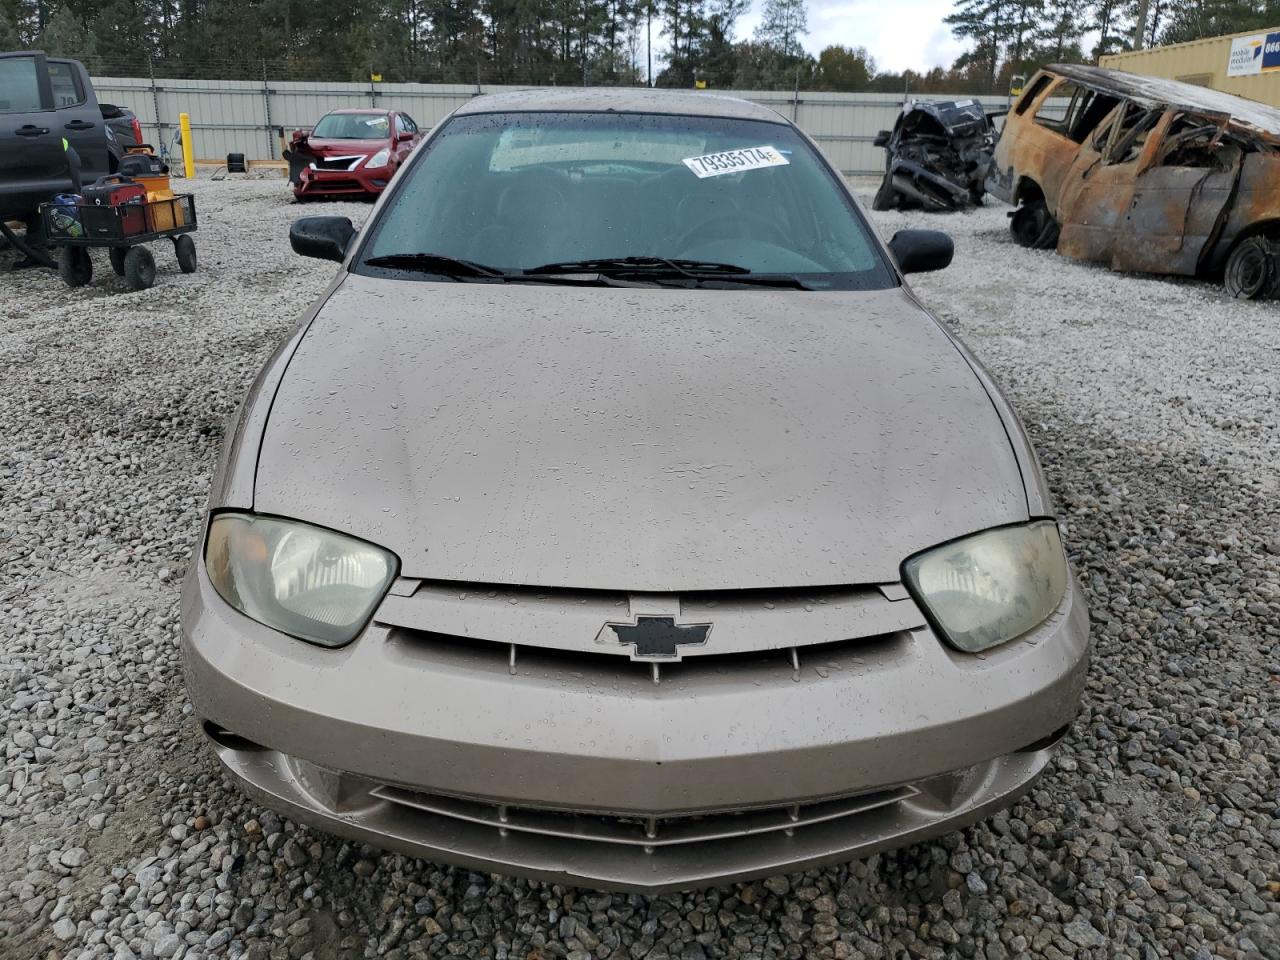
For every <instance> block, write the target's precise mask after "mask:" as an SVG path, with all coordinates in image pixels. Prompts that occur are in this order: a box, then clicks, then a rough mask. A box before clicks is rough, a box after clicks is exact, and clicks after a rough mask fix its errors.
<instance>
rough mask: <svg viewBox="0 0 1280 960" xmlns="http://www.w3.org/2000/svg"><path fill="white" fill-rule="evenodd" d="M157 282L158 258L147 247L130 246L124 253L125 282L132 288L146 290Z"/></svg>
mask: <svg viewBox="0 0 1280 960" xmlns="http://www.w3.org/2000/svg"><path fill="white" fill-rule="evenodd" d="M155 282H156V260H155V257H153V256H151V251H150V250H148V249H147V248H146V247H130V248H129V252H128V253H126V254H125V255H124V283H125V286H127V287H128V288H129V289H130V290H146V289H147V288H149V287H150V286H151V285H152V284H153V283H155Z"/></svg>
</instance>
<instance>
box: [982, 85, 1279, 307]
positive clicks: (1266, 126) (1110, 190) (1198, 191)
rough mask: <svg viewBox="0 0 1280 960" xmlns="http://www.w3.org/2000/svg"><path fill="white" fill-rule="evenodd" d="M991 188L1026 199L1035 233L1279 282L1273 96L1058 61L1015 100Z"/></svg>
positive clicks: (1123, 263)
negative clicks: (1261, 98) (1266, 98)
mask: <svg viewBox="0 0 1280 960" xmlns="http://www.w3.org/2000/svg"><path fill="white" fill-rule="evenodd" d="M987 191H988V192H989V193H992V194H994V195H995V196H997V197H998V198H1000V199H1002V200H1004V201H1006V202H1007V203H1010V204H1013V205H1014V206H1015V207H1016V209H1015V211H1014V212H1013V214H1012V215H1011V221H1010V230H1011V232H1012V234H1013V237H1014V239H1015V240H1017V241H1018V243H1020V244H1022V245H1023V246H1027V247H1035V248H1039V249H1053V248H1056V249H1057V251H1058V252H1059V253H1062V254H1064V255H1066V256H1069V257H1073V258H1075V259H1078V260H1088V261H1096V262H1101V263H1107V264H1109V265H1110V266H1111V268H1112V269H1113V270H1126V271H1134V272H1140V273H1163V274H1175V275H1182V276H1200V277H1204V278H1207V279H1213V280H1221V281H1222V282H1223V284H1224V286H1225V287H1226V289H1227V292H1228V293H1230V294H1231V295H1232V296H1233V297H1243V298H1248V299H1259V298H1263V297H1274V296H1276V295H1277V293H1280V110H1277V109H1276V108H1273V107H1269V106H1266V105H1265V104H1261V103H1256V102H1254V101H1251V100H1245V99H1244V98H1242V97H1236V96H1232V95H1231V94H1227V93H1222V92H1220V91H1217V90H1208V89H1205V88H1203V87H1197V86H1192V85H1191V84H1187V83H1179V82H1177V81H1174V80H1163V79H1157V78H1154V77H1142V76H1138V75H1136V74H1131V73H1123V72H1120V71H1116V70H1103V69H1101V68H1098V67H1089V66H1079V65H1054V66H1050V67H1047V68H1045V69H1044V70H1041V71H1040V72H1039V73H1038V74H1036V76H1035V77H1034V78H1032V80H1031V82H1030V83H1029V84H1028V85H1027V87H1026V89H1025V91H1024V92H1023V94H1022V96H1021V98H1020V99H1019V100H1018V102H1017V103H1016V104H1015V105H1014V108H1013V109H1012V110H1011V111H1010V113H1009V115H1008V118H1007V119H1006V121H1005V125H1004V128H1003V131H1002V133H1001V136H1000V140H999V142H998V143H997V144H996V150H995V156H994V158H993V161H992V166H991V175H990V177H989V178H988V180H987Z"/></svg>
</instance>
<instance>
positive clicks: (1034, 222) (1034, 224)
mask: <svg viewBox="0 0 1280 960" xmlns="http://www.w3.org/2000/svg"><path fill="white" fill-rule="evenodd" d="M1009 233H1011V234H1012V235H1013V239H1014V240H1016V241H1017V242H1018V243H1019V244H1020V245H1021V246H1024V247H1030V248H1031V249H1033V250H1051V249H1053V248H1054V247H1056V246H1057V245H1058V221H1056V220H1054V219H1053V214H1051V213H1050V212H1049V208H1048V207H1047V206H1045V202H1044V201H1043V200H1032V201H1029V202H1027V203H1024V204H1023V205H1022V206H1020V207H1019V208H1018V209H1017V210H1015V211H1014V212H1013V216H1012V218H1011V219H1010V220H1009Z"/></svg>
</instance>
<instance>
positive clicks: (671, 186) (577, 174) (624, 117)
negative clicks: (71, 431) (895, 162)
mask: <svg viewBox="0 0 1280 960" xmlns="http://www.w3.org/2000/svg"><path fill="white" fill-rule="evenodd" d="M415 253H418V254H426V253H429V254H433V255H438V256H445V257H452V258H456V259H460V260H469V261H473V262H476V263H481V264H485V265H487V266H491V267H497V268H499V269H502V270H505V271H517V270H528V269H530V268H534V267H539V266H543V265H546V264H552V263H563V262H566V261H578V260H598V259H615V258H624V257H662V258H670V259H681V260H694V261H706V262H712V263H727V264H732V265H734V266H737V267H742V268H745V269H747V270H750V271H752V272H753V273H764V274H779V273H781V274H788V275H792V276H796V277H800V278H802V279H803V281H804V285H805V286H807V287H811V288H826V289H830V288H845V289H848V288H857V289H870V288H883V287H889V286H893V285H895V284H896V280H895V278H894V276H893V274H892V273H891V271H890V270H889V269H888V267H887V266H886V265H885V263H884V261H883V260H882V258H881V257H880V255H879V253H878V252H877V250H876V247H875V246H874V244H873V243H872V241H871V239H870V235H869V228H868V227H867V225H866V224H865V223H864V221H863V220H862V218H861V216H860V215H859V214H858V213H857V212H856V211H855V210H854V208H853V206H852V204H851V203H850V202H849V200H848V198H847V197H846V196H845V194H844V192H843V191H842V190H841V189H840V188H839V186H838V185H837V183H836V181H835V178H834V177H833V175H832V174H831V172H830V171H829V169H828V168H827V167H826V166H825V164H823V163H822V161H821V160H820V159H819V158H818V157H817V156H816V155H815V153H814V151H813V150H812V148H811V147H810V146H809V145H808V144H807V143H806V142H805V141H804V140H803V139H802V138H801V137H800V136H799V135H798V134H797V132H796V131H795V130H794V129H793V128H792V127H790V126H787V125H786V124H782V123H768V122H763V121H757V120H738V119H724V118H713V117H688V116H665V115H657V114H626V113H614V112H610V113H506V114H471V115H464V116H460V117H455V118H454V119H452V120H450V121H449V122H448V123H446V124H445V125H444V127H443V128H442V129H441V130H440V132H439V133H438V134H437V135H436V136H435V137H434V138H433V139H432V141H431V142H430V144H429V146H428V148H427V151H426V153H425V154H424V155H422V156H420V157H419V159H418V162H416V163H415V164H414V165H413V167H412V168H411V169H409V170H407V171H406V179H405V181H404V182H403V183H402V184H401V186H400V188H399V189H398V191H397V192H396V194H395V196H394V197H393V198H392V199H391V201H390V202H389V203H388V204H387V207H386V209H385V211H384V212H383V214H382V216H381V217H379V219H378V221H377V222H376V223H375V224H374V225H373V227H372V230H371V239H370V241H369V242H368V244H367V245H366V246H365V248H364V251H363V256H362V262H361V266H360V267H358V268H357V269H359V270H360V272H362V273H378V274H379V275H396V274H395V271H394V270H384V269H380V268H379V267H377V266H376V265H375V266H369V265H368V261H370V260H374V259H376V258H379V257H388V256H390V257H394V256H400V255H405V254H415Z"/></svg>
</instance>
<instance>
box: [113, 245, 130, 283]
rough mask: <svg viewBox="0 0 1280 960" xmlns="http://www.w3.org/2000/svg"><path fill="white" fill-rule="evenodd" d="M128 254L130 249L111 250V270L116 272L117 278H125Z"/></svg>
mask: <svg viewBox="0 0 1280 960" xmlns="http://www.w3.org/2000/svg"><path fill="white" fill-rule="evenodd" d="M128 252H129V248H128V247H112V248H111V250H110V254H111V269H112V270H114V271H115V274H116V276H117V277H123V276H124V255H125V254H126V253H128Z"/></svg>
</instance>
